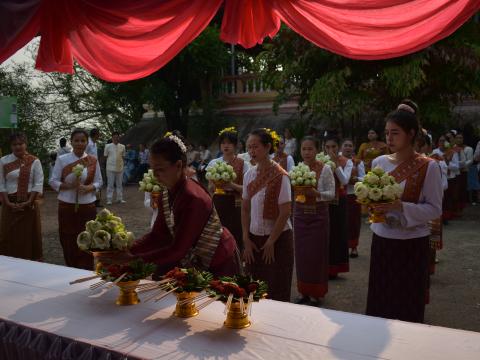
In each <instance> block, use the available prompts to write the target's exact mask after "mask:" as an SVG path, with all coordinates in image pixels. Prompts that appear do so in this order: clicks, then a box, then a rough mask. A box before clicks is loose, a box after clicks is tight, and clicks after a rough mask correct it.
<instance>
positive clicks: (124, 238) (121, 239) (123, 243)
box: [112, 232, 128, 250]
mask: <svg viewBox="0 0 480 360" xmlns="http://www.w3.org/2000/svg"><path fill="white" fill-rule="evenodd" d="M112 245H113V247H114V248H115V249H118V250H125V249H126V248H127V247H128V235H127V233H125V232H119V233H116V234H115V236H113V238H112Z"/></svg>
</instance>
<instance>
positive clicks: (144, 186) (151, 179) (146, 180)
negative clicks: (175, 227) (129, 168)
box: [138, 169, 164, 209]
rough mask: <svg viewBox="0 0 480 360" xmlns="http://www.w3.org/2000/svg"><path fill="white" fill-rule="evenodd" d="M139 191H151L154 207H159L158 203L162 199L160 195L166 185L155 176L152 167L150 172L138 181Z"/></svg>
mask: <svg viewBox="0 0 480 360" xmlns="http://www.w3.org/2000/svg"><path fill="white" fill-rule="evenodd" d="M138 185H139V188H138V190H139V191H144V192H148V193H150V197H151V198H150V204H151V207H152V208H153V209H158V203H159V201H160V196H161V194H162V190H163V189H164V186H163V185H162V184H161V183H160V182H159V181H158V180H157V179H156V178H155V175H153V170H152V169H150V170H148V172H146V173H145V174H143V180H142V181H140V182H139V183H138Z"/></svg>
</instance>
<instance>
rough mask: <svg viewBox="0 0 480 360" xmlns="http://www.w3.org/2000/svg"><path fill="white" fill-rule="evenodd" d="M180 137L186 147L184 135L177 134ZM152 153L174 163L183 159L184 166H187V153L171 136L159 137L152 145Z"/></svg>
mask: <svg viewBox="0 0 480 360" xmlns="http://www.w3.org/2000/svg"><path fill="white" fill-rule="evenodd" d="M175 136H176V137H177V138H178V139H180V140H181V141H182V142H183V144H184V145H183V146H185V147H186V145H185V141H184V140H183V137H181V136H180V135H175ZM150 155H151V156H161V157H163V158H164V159H165V160H167V161H168V162H169V163H171V164H174V163H176V162H177V161H178V160H181V161H182V166H183V167H186V166H187V154H186V152H183V149H182V148H181V147H180V145H179V144H177V143H176V142H175V141H174V140H172V139H171V138H170V137H164V138H161V139H157V140H155V141H154V142H153V144H152V145H151V146H150Z"/></svg>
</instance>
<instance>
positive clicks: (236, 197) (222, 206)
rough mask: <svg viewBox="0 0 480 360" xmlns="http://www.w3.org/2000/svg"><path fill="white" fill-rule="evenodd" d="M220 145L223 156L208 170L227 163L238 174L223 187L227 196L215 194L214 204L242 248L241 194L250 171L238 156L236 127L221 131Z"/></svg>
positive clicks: (211, 185)
mask: <svg viewBox="0 0 480 360" xmlns="http://www.w3.org/2000/svg"><path fill="white" fill-rule="evenodd" d="M218 141H219V144H220V151H221V152H222V156H221V157H219V158H217V159H213V160H212V161H210V163H209V164H208V166H207V168H206V170H208V169H210V168H211V167H212V166H214V165H215V164H217V163H218V162H222V161H223V162H225V163H227V164H228V165H230V166H232V167H233V171H234V172H235V174H236V179H235V180H234V181H231V182H228V183H226V184H224V185H223V189H224V190H225V194H214V195H213V203H214V205H215V208H216V209H217V212H218V216H219V217H220V221H221V222H222V225H223V226H225V227H226V228H227V229H228V230H230V232H231V233H232V234H233V236H234V237H235V240H236V242H237V246H238V248H239V249H241V248H242V218H241V216H242V215H241V205H242V200H241V194H242V185H243V176H244V175H245V173H246V172H247V170H248V164H247V162H246V161H244V160H243V159H241V158H240V157H238V156H237V155H236V148H237V144H238V137H237V131H236V130H235V128H234V127H230V128H226V129H223V130H222V131H220V134H219V139H218ZM209 185H210V188H211V189H212V190H213V189H214V187H215V185H214V183H213V182H212V181H211V180H209Z"/></svg>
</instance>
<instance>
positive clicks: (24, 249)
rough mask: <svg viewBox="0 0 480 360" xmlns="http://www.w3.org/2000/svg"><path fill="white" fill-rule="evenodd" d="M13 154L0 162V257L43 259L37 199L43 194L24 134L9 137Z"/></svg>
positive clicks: (39, 168) (38, 166)
mask: <svg viewBox="0 0 480 360" xmlns="http://www.w3.org/2000/svg"><path fill="white" fill-rule="evenodd" d="M10 147H11V149H12V153H11V154H9V155H6V156H4V157H2V158H1V159H0V192H1V196H0V199H2V219H1V225H0V255H6V256H13V257H18V258H22V259H27V260H41V259H42V231H41V223H40V208H39V204H38V201H37V196H38V195H40V194H42V192H43V171H42V165H41V164H40V160H38V159H37V157H36V156H33V155H31V154H29V153H28V152H27V138H26V136H25V134H23V133H13V134H12V135H10Z"/></svg>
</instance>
